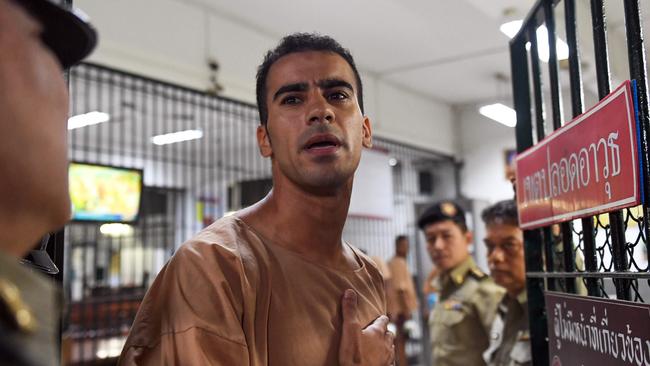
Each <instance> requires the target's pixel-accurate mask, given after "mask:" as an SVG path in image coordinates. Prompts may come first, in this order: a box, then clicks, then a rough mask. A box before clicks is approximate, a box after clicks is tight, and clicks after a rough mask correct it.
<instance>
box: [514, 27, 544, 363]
mask: <svg viewBox="0 0 650 366" xmlns="http://www.w3.org/2000/svg"><path fill="white" fill-rule="evenodd" d="M532 26H533V27H535V23H533V25H532ZM510 57H511V58H510V62H511V70H512V85H513V96H514V105H515V110H516V111H517V126H516V130H515V133H516V136H517V152H523V151H524V150H526V149H527V148H529V147H530V146H532V145H533V134H532V121H531V115H530V107H531V104H530V92H529V91H530V85H529V79H528V77H529V75H528V57H527V52H526V39H525V38H524V37H515V38H514V39H513V40H512V41H511V43H510ZM524 247H525V248H524V253H525V257H526V268H527V270H532V271H541V270H542V252H541V247H542V238H541V233H540V231H539V230H526V231H524ZM526 291H527V293H528V316H529V324H530V342H531V349H532V353H533V354H534V355H535V358H534V359H533V365H534V366H541V365H544V366H546V365H548V342H547V341H546V338H547V334H548V333H547V329H546V311H545V303H544V281H543V280H542V279H535V278H527V279H526Z"/></svg>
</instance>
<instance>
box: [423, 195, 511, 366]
mask: <svg viewBox="0 0 650 366" xmlns="http://www.w3.org/2000/svg"><path fill="white" fill-rule="evenodd" d="M418 227H419V228H420V229H421V230H422V231H423V232H424V236H425V239H426V241H427V250H428V252H429V255H430V256H431V260H432V261H433V263H434V264H435V266H436V268H438V269H439V271H440V274H439V275H438V276H437V280H436V282H435V285H434V286H435V288H437V289H438V290H439V295H440V296H439V299H438V301H437V303H436V304H435V306H434V308H433V310H432V311H431V315H430V316H429V328H430V335H431V349H432V361H433V364H434V365H435V366H451V365H472V366H475V365H476V366H480V365H485V363H484V360H483V352H484V351H485V350H486V349H487V347H488V344H489V339H490V333H489V332H490V328H491V326H492V321H493V320H494V317H495V314H496V309H497V305H498V304H499V301H500V300H501V298H502V297H503V289H502V288H500V287H499V286H497V285H495V284H494V282H493V281H492V280H491V279H490V277H489V276H488V275H486V274H485V273H483V272H482V271H481V270H480V269H479V268H478V266H477V265H476V263H475V262H474V260H473V259H472V257H471V256H470V252H469V247H470V245H471V243H472V233H471V232H470V231H469V230H468V228H467V223H466V221H465V212H464V211H463V210H462V209H461V208H460V206H458V205H457V204H456V203H454V202H451V201H442V202H439V203H436V204H434V205H433V206H431V207H429V208H428V209H427V210H425V211H424V213H423V214H422V215H421V216H420V219H419V220H418Z"/></svg>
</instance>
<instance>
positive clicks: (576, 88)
mask: <svg viewBox="0 0 650 366" xmlns="http://www.w3.org/2000/svg"><path fill="white" fill-rule="evenodd" d="M564 14H565V26H566V37H567V44H568V46H569V81H570V84H571V88H570V89H571V112H572V116H573V117H577V116H578V115H580V114H581V113H582V112H583V108H584V107H583V105H584V99H583V98H584V92H583V89H582V68H581V67H580V48H579V44H578V36H577V18H576V4H575V0H565V1H564ZM581 223H582V240H583V243H584V247H583V255H584V257H585V269H586V270H588V271H596V270H597V261H596V238H595V236H594V224H593V218H592V217H587V218H584V219H582V220H581ZM566 249H567V248H566V247H565V248H564V250H565V253H566ZM571 254H572V255H571V259H570V260H571V261H572V264H573V266H572V267H571V269H569V268H568V267H565V269H566V271H575V258H574V257H573V250H571ZM567 260H569V258H567V257H566V256H565V262H566V261H567ZM574 285H575V282H574ZM587 293H588V294H589V295H591V296H599V295H600V291H599V289H598V283H597V281H596V280H594V279H592V278H588V279H587Z"/></svg>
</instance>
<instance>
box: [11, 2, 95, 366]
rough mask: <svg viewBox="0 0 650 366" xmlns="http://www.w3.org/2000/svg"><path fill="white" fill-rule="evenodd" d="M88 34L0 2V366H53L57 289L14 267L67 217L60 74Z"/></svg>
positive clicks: (43, 11) (74, 18) (52, 15)
mask: <svg viewBox="0 0 650 366" xmlns="http://www.w3.org/2000/svg"><path fill="white" fill-rule="evenodd" d="M96 38H97V37H96V33H95V31H94V30H93V29H92V28H91V27H90V26H89V25H88V24H87V22H86V20H85V18H84V17H83V16H81V15H80V13H78V12H76V11H69V10H66V9H64V8H62V7H60V6H58V5H56V4H54V3H52V2H50V1H46V0H0V139H2V142H1V143H0V364H1V365H58V364H59V363H60V361H59V351H58V345H57V342H56V339H57V333H58V331H59V313H60V301H59V291H58V289H56V287H55V286H54V284H53V283H52V281H51V280H50V279H48V278H46V277H45V276H44V275H42V274H40V273H37V272H36V271H34V270H33V269H31V268H30V267H27V266H25V265H23V264H21V263H20V259H21V258H22V257H24V256H25V255H26V254H27V253H28V252H29V251H30V249H32V247H34V245H35V243H37V242H38V241H39V239H40V238H41V237H42V236H43V235H45V234H46V233H47V232H50V231H54V230H57V229H58V228H60V227H62V226H63V225H64V224H65V222H66V221H67V220H68V219H69V218H70V201H69V197H68V187H67V164H68V161H67V145H66V133H67V119H68V95H67V88H66V84H65V82H64V79H63V70H64V69H65V68H67V67H70V66H71V65H73V64H74V63H76V62H78V61H80V60H81V59H82V58H83V57H85V56H86V55H88V53H90V51H91V50H92V49H93V48H94V46H95V43H96Z"/></svg>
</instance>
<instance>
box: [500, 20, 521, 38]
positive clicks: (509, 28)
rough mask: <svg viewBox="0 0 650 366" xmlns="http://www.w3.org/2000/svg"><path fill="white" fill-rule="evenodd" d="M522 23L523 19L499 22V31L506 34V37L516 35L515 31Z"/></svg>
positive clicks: (517, 30)
mask: <svg viewBox="0 0 650 366" xmlns="http://www.w3.org/2000/svg"><path fill="white" fill-rule="evenodd" d="M522 24H524V21H523V20H513V21H511V22H507V23H503V24H501V26H500V27H499V30H500V31H501V33H503V34H505V35H506V36H508V38H511V39H512V38H513V37H514V36H516V35H517V32H519V29H520V28H521V25H522Z"/></svg>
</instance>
